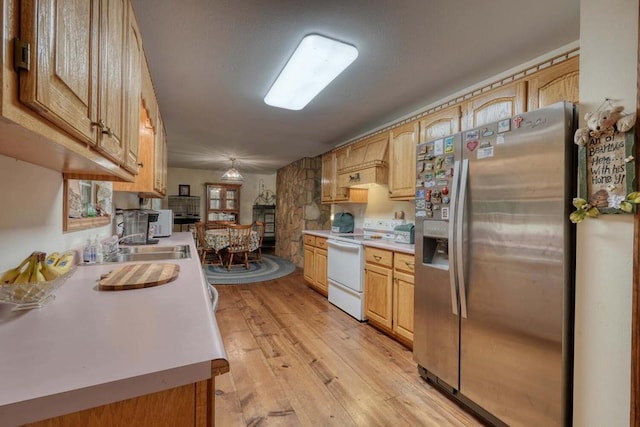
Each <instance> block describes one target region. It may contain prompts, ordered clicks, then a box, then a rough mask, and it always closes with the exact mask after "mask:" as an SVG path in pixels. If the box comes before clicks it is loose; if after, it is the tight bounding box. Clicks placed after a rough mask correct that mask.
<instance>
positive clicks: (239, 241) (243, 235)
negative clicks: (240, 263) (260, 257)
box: [227, 224, 252, 253]
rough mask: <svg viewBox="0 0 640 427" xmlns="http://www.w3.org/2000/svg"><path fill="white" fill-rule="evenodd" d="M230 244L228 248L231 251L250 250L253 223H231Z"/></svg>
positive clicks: (229, 227)
mask: <svg viewBox="0 0 640 427" xmlns="http://www.w3.org/2000/svg"><path fill="white" fill-rule="evenodd" d="M227 228H228V229H229V246H228V247H227V250H228V251H229V252H230V253H231V252H233V253H238V252H248V251H249V242H250V239H251V229H252V226H251V224H247V225H238V224H236V225H229V226H228V227H227Z"/></svg>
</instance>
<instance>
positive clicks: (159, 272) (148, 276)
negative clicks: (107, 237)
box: [98, 263, 180, 291]
mask: <svg viewBox="0 0 640 427" xmlns="http://www.w3.org/2000/svg"><path fill="white" fill-rule="evenodd" d="M179 273H180V266H179V265H177V264H157V263H150V264H129V265H125V266H123V267H120V268H118V269H115V270H112V271H110V272H109V273H107V274H105V275H104V276H102V277H101V278H100V282H98V289H100V290H101V291H125V290H128V289H140V288H150V287H152V286H158V285H164V284H165V283H169V282H171V281H172V280H175V279H176V278H177V277H178V274H179Z"/></svg>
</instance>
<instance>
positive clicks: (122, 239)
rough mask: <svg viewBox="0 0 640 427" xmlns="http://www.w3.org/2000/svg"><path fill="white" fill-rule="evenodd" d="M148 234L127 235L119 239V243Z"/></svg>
mask: <svg viewBox="0 0 640 427" xmlns="http://www.w3.org/2000/svg"><path fill="white" fill-rule="evenodd" d="M146 235H147V233H134V234H127V235H126V236H122V237H121V238H119V239H118V243H119V244H120V243H122V242H124V240H125V239H128V238H129V237H135V236H146ZM145 241H146V237H145Z"/></svg>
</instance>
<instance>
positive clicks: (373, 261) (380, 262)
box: [364, 247, 393, 332]
mask: <svg viewBox="0 0 640 427" xmlns="http://www.w3.org/2000/svg"><path fill="white" fill-rule="evenodd" d="M364 253H365V276H364V277H365V279H364V280H365V292H364V309H365V315H366V316H367V319H369V323H371V324H375V325H376V326H378V327H379V328H382V329H384V330H385V331H387V332H392V331H393V252H391V251H386V250H383V249H377V248H369V247H367V248H365V249H364Z"/></svg>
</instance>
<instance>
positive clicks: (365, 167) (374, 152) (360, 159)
mask: <svg viewBox="0 0 640 427" xmlns="http://www.w3.org/2000/svg"><path fill="white" fill-rule="evenodd" d="M388 147H389V134H388V133H387V132H383V133H380V134H377V135H373V136H371V137H369V138H367V139H365V140H363V141H359V142H356V143H353V144H349V145H347V146H346V147H345V148H344V150H345V151H346V156H343V157H341V158H340V161H339V162H338V164H337V170H338V187H354V186H361V187H363V186H365V187H366V186H368V185H369V184H386V183H387V180H388Z"/></svg>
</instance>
